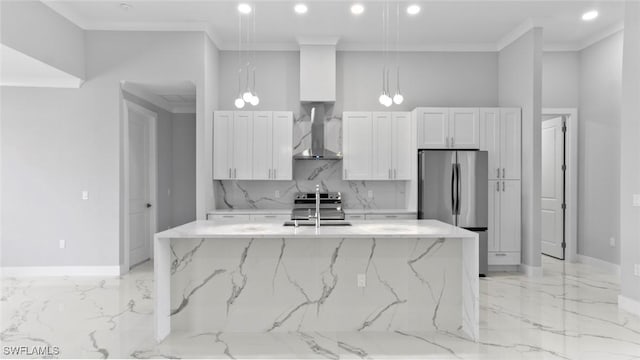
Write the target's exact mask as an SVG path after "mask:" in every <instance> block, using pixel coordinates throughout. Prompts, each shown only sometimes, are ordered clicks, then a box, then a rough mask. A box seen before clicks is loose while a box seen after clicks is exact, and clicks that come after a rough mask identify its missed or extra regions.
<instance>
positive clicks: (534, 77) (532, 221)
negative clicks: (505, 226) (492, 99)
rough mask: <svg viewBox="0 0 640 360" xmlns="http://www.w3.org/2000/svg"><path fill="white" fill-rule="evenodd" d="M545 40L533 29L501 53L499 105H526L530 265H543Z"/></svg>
mask: <svg viewBox="0 0 640 360" xmlns="http://www.w3.org/2000/svg"><path fill="white" fill-rule="evenodd" d="M542 40H543V39H542V29H541V28H534V29H531V30H529V31H528V32H527V33H525V34H524V35H522V36H521V37H520V38H518V39H517V40H515V41H514V42H513V43H511V44H510V45H508V46H507V47H505V48H504V49H502V50H501V51H500V53H499V56H498V71H499V75H498V78H499V87H498V99H499V105H500V106H501V107H520V108H522V263H523V264H524V265H525V266H529V267H532V266H533V267H539V266H541V258H540V256H541V255H540V251H541V244H540V186H541V185H540V176H538V175H537V174H540V172H541V149H540V142H541V129H540V119H541V110H542Z"/></svg>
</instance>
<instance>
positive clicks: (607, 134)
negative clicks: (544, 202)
mask: <svg viewBox="0 0 640 360" xmlns="http://www.w3.org/2000/svg"><path fill="white" fill-rule="evenodd" d="M622 41H623V34H622V32H619V33H617V34H614V35H612V36H610V37H607V38H605V39H603V40H602V41H599V42H597V43H595V44H593V45H591V46H589V47H588V48H586V49H584V50H582V51H581V52H580V63H581V66H580V108H579V115H578V119H579V120H578V121H579V122H580V132H579V139H578V141H579V144H578V152H579V155H578V166H579V173H578V181H579V190H578V202H579V205H578V207H579V209H578V239H579V240H578V253H579V254H583V255H587V256H590V257H595V258H598V259H601V260H604V261H608V262H611V263H615V264H619V263H620V248H619V246H618V245H619V244H618V243H619V238H620V232H619V226H620V225H619V221H620V199H619V197H618V196H613V194H619V193H620V155H621V154H620V146H619V144H620V116H621V115H620V111H621V104H622V103H621V100H622V97H621V91H622V85H621V84H622ZM610 237H613V238H615V239H616V246H615V247H611V246H610V245H609V238H610Z"/></svg>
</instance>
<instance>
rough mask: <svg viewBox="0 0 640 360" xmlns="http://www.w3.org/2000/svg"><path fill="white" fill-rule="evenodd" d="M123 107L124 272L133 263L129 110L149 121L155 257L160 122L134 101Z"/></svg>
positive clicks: (122, 271) (150, 185) (150, 186)
mask: <svg viewBox="0 0 640 360" xmlns="http://www.w3.org/2000/svg"><path fill="white" fill-rule="evenodd" d="M122 107H123V110H124V111H123V119H124V121H123V132H122V137H123V141H122V150H123V160H124V164H123V169H122V171H123V175H124V176H123V178H124V184H123V198H124V201H123V215H124V216H123V222H124V224H123V225H124V234H123V235H124V254H123V255H124V262H123V268H122V269H121V270H120V272H121V273H122V274H124V273H128V272H129V270H130V268H131V264H130V255H131V253H130V252H131V249H130V247H131V239H130V238H129V230H130V223H129V192H130V189H129V176H130V174H129V155H130V148H129V110H132V111H135V112H137V113H138V114H140V115H142V116H144V117H145V118H147V120H148V121H149V137H150V139H149V193H150V199H149V200H150V202H151V204H152V205H153V206H151V209H150V210H151V214H150V218H149V234H151V239H150V242H151V243H150V244H149V252H150V254H149V258H150V259H153V235H154V234H155V233H156V232H157V226H158V225H157V224H158V192H157V187H158V156H157V148H158V144H157V142H158V137H157V136H156V131H157V123H158V114H157V113H155V112H153V111H151V110H149V109H147V108H145V107H142V106H140V105H138V104H136V103H134V102H132V101H129V100H126V99H123V101H122Z"/></svg>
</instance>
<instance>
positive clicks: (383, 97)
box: [378, 2, 393, 107]
mask: <svg viewBox="0 0 640 360" xmlns="http://www.w3.org/2000/svg"><path fill="white" fill-rule="evenodd" d="M387 10H388V4H387V2H385V8H383V9H382V34H383V37H384V42H385V43H384V47H385V49H384V57H385V61H384V65H383V66H382V92H381V93H380V96H379V97H378V102H379V103H380V105H383V106H386V107H389V106H391V104H392V103H393V100H392V99H391V96H390V94H389V90H388V89H389V69H388V68H387V60H388V59H387V58H388V54H387V37H388V36H387V35H388V34H387V30H388V25H389V24H388V20H389V14H388V11H387Z"/></svg>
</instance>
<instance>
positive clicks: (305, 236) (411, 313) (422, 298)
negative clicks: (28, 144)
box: [154, 220, 479, 341]
mask: <svg viewBox="0 0 640 360" xmlns="http://www.w3.org/2000/svg"><path fill="white" fill-rule="evenodd" d="M351 224H352V226H324V227H320V228H317V229H316V228H315V227H303V226H301V227H285V226H283V225H282V224H279V223H255V222H252V223H243V224H229V223H216V222H214V221H195V222H192V223H189V224H186V225H183V226H179V227H176V228H173V229H170V230H167V231H164V232H161V233H158V234H156V235H155V242H154V277H155V314H154V316H155V319H156V322H155V326H156V329H155V331H156V339H157V340H158V341H161V340H163V339H164V338H165V337H166V336H167V335H169V333H170V332H171V331H172V330H178V331H185V332H194V333H205V332H210V333H216V332H220V331H225V332H234V331H235V332H278V331H422V332H424V331H450V332H460V334H461V335H463V336H466V337H468V338H470V339H472V340H477V339H478V322H479V318H478V314H479V309H478V307H479V305H478V291H479V290H478V287H479V284H478V237H477V234H476V233H473V232H470V231H466V230H464V229H461V228H457V227H455V226H452V225H449V224H445V223H442V222H439V221H435V220H397V221H389V220H385V221H357V222H355V221H354V222H351Z"/></svg>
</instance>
